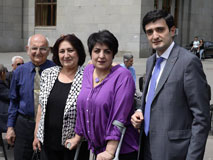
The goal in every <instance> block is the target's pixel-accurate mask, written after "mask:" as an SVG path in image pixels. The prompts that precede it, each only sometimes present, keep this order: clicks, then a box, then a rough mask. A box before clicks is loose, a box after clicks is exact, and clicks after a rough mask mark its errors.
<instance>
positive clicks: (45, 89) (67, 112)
mask: <svg viewBox="0 0 213 160" xmlns="http://www.w3.org/2000/svg"><path fill="white" fill-rule="evenodd" d="M60 70H61V67H59V66H54V67H51V68H48V69H46V70H44V71H43V72H42V75H41V80H40V95H39V104H40V105H41V119H40V122H39V127H38V131H37V138H38V139H39V141H40V142H41V143H43V141H44V118H45V113H46V105H47V100H48V97H49V95H50V91H51V90H52V88H53V85H54V83H55V80H56V79H57V77H58V75H59V73H60ZM83 71H84V67H78V70H77V72H76V74H75V77H74V80H73V82H72V86H71V89H70V92H69V95H68V98H67V101H66V106H65V109H64V116H63V127H62V140H61V142H62V145H64V143H65V141H66V140H67V139H69V138H71V137H74V135H75V132H74V129H75V121H76V101H77V97H78V94H79V92H80V90H81V84H82V77H83ZM59 94H60V93H59ZM53 120H54V119H53ZM56 121H57V119H56Z"/></svg>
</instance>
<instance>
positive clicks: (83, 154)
mask: <svg viewBox="0 0 213 160" xmlns="http://www.w3.org/2000/svg"><path fill="white" fill-rule="evenodd" d="M75 152H76V150H75V149H74V150H71V151H70V150H68V149H67V148H64V149H63V150H59V151H58V150H53V149H51V148H48V147H45V146H42V149H41V154H40V155H41V160H73V159H74V156H75ZM89 154H90V151H89V150H88V143H87V142H86V141H84V142H82V144H81V148H80V152H79V155H78V160H89Z"/></svg>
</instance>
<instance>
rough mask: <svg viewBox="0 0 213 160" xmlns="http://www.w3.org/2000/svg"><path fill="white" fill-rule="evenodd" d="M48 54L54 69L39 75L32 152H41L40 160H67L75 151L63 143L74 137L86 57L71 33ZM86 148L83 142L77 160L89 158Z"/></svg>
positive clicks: (56, 43)
mask: <svg viewBox="0 0 213 160" xmlns="http://www.w3.org/2000/svg"><path fill="white" fill-rule="evenodd" d="M52 52H53V61H54V62H55V64H56V66H54V67H51V68H49V69H46V70H44V71H43V72H42V75H41V81H40V83H41V84H40V96H39V107H38V113H37V118H36V127H35V134H34V135H35V136H34V142H33V149H34V150H36V149H37V148H38V149H39V150H41V160H68V159H69V160H71V159H73V158H74V155H75V150H71V151H70V150H69V149H68V148H67V147H65V146H66V145H65V142H66V140H67V139H70V138H72V137H73V136H74V135H75V132H74V128H75V122H76V100H77V97H78V94H79V92H80V89H81V83H82V75H83V67H82V65H83V64H84V61H85V57H86V54H85V50H84V47H83V44H82V42H81V41H80V40H79V39H78V38H77V37H76V36H75V35H73V34H71V35H70V34H69V35H63V36H61V37H60V38H59V39H58V40H57V41H56V42H55V44H54V46H53V49H52ZM87 148H88V147H87V142H83V143H82V146H81V150H80V154H79V155H80V157H79V159H84V160H86V159H89V151H88V149H87ZM81 152H82V154H81Z"/></svg>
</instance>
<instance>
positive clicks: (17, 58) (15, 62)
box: [12, 56, 24, 71]
mask: <svg viewBox="0 0 213 160" xmlns="http://www.w3.org/2000/svg"><path fill="white" fill-rule="evenodd" d="M22 64H24V58H23V57H21V56H14V57H13V58H12V68H13V71H14V70H15V69H16V68H17V67H18V66H19V65H22Z"/></svg>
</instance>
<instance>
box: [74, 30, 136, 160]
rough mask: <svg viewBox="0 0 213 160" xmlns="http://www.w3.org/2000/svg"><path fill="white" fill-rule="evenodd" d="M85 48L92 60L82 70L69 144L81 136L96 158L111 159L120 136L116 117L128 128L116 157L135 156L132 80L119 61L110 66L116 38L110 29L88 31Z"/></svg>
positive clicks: (133, 89) (132, 159)
mask: <svg viewBox="0 0 213 160" xmlns="http://www.w3.org/2000/svg"><path fill="white" fill-rule="evenodd" d="M88 48H89V53H90V56H91V58H92V64H90V65H88V66H87V67H86V68H85V71H84V74H83V82H82V89H81V91H80V94H79V96H78V100H77V120H76V128H75V132H76V133H77V135H76V136H75V138H74V139H72V141H71V144H72V146H73V147H74V146H75V145H76V144H77V143H78V141H79V140H80V138H81V137H82V136H83V137H85V138H86V139H87V140H88V143H89V148H90V149H92V151H93V153H94V154H95V155H96V156H97V160H103V159H104V160H112V159H113V157H114V155H115V151H116V148H117V146H118V143H119V140H120V137H121V133H120V131H119V129H118V128H117V127H116V126H114V125H113V124H112V122H113V121H114V120H118V121H120V122H121V123H123V124H125V127H126V128H127V129H126V133H125V137H124V139H123V143H122V146H121V151H120V156H119V160H130V159H131V160H135V159H136V158H137V150H138V133H137V131H136V130H135V129H134V128H133V126H132V125H131V123H130V117H131V114H132V113H133V110H134V108H133V99H134V98H133V97H134V92H135V84H134V80H133V78H132V76H131V73H130V72H128V70H126V69H124V68H123V67H121V66H120V65H116V66H112V61H113V58H114V56H115V54H116V53H117V51H118V41H117V39H116V38H115V36H114V35H113V34H112V33H110V32H109V31H107V30H104V31H100V32H97V33H93V34H92V35H90V37H89V39H88Z"/></svg>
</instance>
